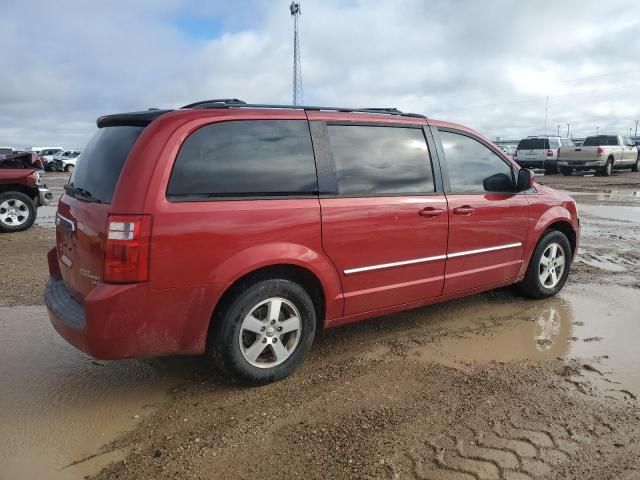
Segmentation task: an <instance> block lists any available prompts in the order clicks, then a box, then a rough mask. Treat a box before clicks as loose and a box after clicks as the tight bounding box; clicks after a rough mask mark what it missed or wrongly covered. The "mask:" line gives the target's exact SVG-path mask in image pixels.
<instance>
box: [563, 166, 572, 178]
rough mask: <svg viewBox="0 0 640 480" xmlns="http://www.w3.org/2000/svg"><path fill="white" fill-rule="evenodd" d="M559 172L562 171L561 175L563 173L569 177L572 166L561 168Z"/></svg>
mask: <svg viewBox="0 0 640 480" xmlns="http://www.w3.org/2000/svg"><path fill="white" fill-rule="evenodd" d="M560 172H561V173H562V175H564V176H565V177H570V176H571V174H572V173H573V168H565V167H563V168H561V169H560Z"/></svg>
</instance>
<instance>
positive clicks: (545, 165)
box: [513, 135, 574, 173]
mask: <svg viewBox="0 0 640 480" xmlns="http://www.w3.org/2000/svg"><path fill="white" fill-rule="evenodd" d="M573 146H574V144H573V141H572V140H571V139H570V138H564V137H558V136H554V135H538V136H532V137H527V138H524V139H522V140H520V143H519V144H518V148H517V149H516V154H515V155H514V157H513V158H514V159H515V161H516V162H518V165H520V166H521V167H524V168H542V169H544V171H545V173H557V172H558V164H557V161H558V153H559V152H560V148H561V147H573Z"/></svg>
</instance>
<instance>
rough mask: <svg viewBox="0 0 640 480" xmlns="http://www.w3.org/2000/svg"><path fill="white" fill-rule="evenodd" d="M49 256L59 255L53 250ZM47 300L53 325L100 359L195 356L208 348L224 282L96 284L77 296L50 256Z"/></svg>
mask: <svg viewBox="0 0 640 480" xmlns="http://www.w3.org/2000/svg"><path fill="white" fill-rule="evenodd" d="M52 252H53V253H51V252H50V253H51V255H50V257H55V250H52ZM49 260H50V261H49V265H50V266H49V269H50V271H51V277H50V278H49V281H48V282H47V287H46V289H45V304H46V306H47V311H48V313H49V319H50V320H51V324H52V325H53V328H55V330H56V331H57V332H58V333H59V334H60V335H61V336H62V337H63V338H64V339H65V340H67V341H68V342H69V343H70V344H71V345H73V346H74V347H76V348H77V349H79V350H82V351H83V352H85V353H87V354H88V355H90V356H92V357H94V358H97V359H100V360H116V359H121V358H143V357H159V356H164V355H196V354H200V353H203V352H204V350H205V347H206V340H207V333H208V330H209V323H210V320H211V314H212V312H213V308H214V306H215V304H216V302H217V300H218V298H219V297H220V295H221V294H222V293H223V292H224V285H223V284H213V285H205V286H189V287H181V288H174V289H165V290H155V289H152V288H151V286H150V285H149V284H148V283H139V284H127V285H111V284H101V285H98V286H96V287H95V288H93V290H91V292H90V293H89V294H88V295H87V296H86V297H85V298H84V300H83V302H82V303H79V302H78V301H77V300H75V299H74V298H73V297H72V295H71V293H70V292H69V290H68V289H67V287H66V285H65V283H64V281H63V280H62V278H61V277H60V275H59V270H58V271H57V272H56V270H57V261H54V259H53V258H50V259H49Z"/></svg>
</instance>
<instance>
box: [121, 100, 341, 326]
mask: <svg viewBox="0 0 640 480" xmlns="http://www.w3.org/2000/svg"><path fill="white" fill-rule="evenodd" d="M176 117H179V118H176ZM267 118H268V119H282V120H306V115H305V113H304V111H271V110H269V111H267V110H265V111H244V110H215V111H206V110H195V111H181V112H175V113H170V114H167V115H165V116H163V117H161V118H159V119H158V120H156V122H157V123H156V122H153V123H152V124H151V125H150V126H149V127H148V128H147V129H146V130H145V131H144V132H143V134H142V135H141V138H140V141H139V142H138V143H136V145H135V147H134V151H133V153H132V154H135V155H140V156H141V161H138V162H136V163H135V164H133V162H127V164H126V166H125V168H126V169H127V170H126V175H125V174H124V173H123V175H122V178H126V182H121V183H120V184H119V185H118V189H117V191H116V198H117V205H118V211H120V210H121V209H127V213H137V212H136V211H135V210H137V211H138V212H140V213H150V214H152V215H153V227H152V250H151V263H150V265H151V266H150V269H151V270H150V279H151V287H152V288H153V289H158V290H161V289H172V288H182V287H186V286H204V285H210V286H214V285H215V290H216V291H220V292H222V291H224V289H225V288H226V287H228V286H229V285H231V284H232V283H233V282H234V281H235V280H237V279H238V278H240V277H242V276H243V275H244V274H246V273H249V272H251V271H253V270H255V269H258V268H261V267H264V266H268V265H275V264H292V265H298V266H301V267H304V268H307V269H308V270H310V271H311V272H312V273H314V274H315V275H316V277H318V279H319V280H320V282H321V284H322V285H323V289H324V293H325V297H326V318H327V319H330V318H335V317H339V316H341V315H342V310H343V301H342V291H341V288H340V279H339V277H338V274H337V272H336V270H335V267H334V266H333V264H332V263H331V262H330V261H329V260H328V259H327V257H326V256H325V255H324V253H323V250H322V243H321V219H320V203H319V200H318V198H298V199H295V198H292V199H239V200H215V201H195V202H170V201H168V200H167V198H166V190H167V184H168V181H169V178H170V176H171V170H172V168H173V163H174V161H175V158H176V156H177V154H178V151H179V149H180V146H181V145H182V143H183V142H184V140H185V139H186V138H187V137H188V136H189V135H190V134H191V133H192V132H194V131H195V130H197V129H198V128H200V127H202V126H204V125H207V124H210V123H214V122H217V121H225V120H258V119H267ZM130 163H132V165H129V164H130ZM132 177H133V178H132ZM137 189H138V190H139V191H143V192H145V194H144V196H143V197H138V196H136V198H134V199H132V200H133V201H131V202H128V201H127V192H130V191H135V190H137ZM215 300H216V301H217V299H215ZM210 313H212V312H210ZM206 320H207V322H208V320H209V318H208V317H207V319H206Z"/></svg>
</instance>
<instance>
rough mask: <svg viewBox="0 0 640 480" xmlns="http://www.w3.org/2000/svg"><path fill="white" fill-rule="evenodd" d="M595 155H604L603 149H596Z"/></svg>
mask: <svg viewBox="0 0 640 480" xmlns="http://www.w3.org/2000/svg"><path fill="white" fill-rule="evenodd" d="M596 153H597V154H598V155H602V154H603V153H604V148H602V147H598V149H597V150H596Z"/></svg>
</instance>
